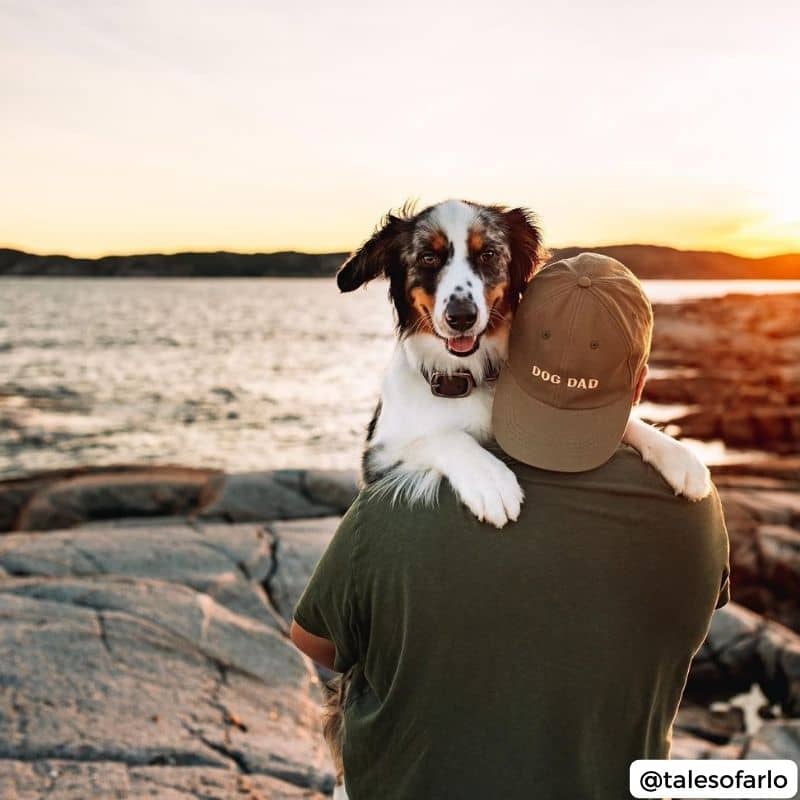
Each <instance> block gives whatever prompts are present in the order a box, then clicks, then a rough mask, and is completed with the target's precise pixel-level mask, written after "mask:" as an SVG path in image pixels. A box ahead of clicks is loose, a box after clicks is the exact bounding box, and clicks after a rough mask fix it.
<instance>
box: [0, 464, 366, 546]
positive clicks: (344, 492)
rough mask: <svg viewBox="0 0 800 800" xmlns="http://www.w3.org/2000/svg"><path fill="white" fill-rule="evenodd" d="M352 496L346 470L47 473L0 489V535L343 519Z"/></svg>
mask: <svg viewBox="0 0 800 800" xmlns="http://www.w3.org/2000/svg"><path fill="white" fill-rule="evenodd" d="M357 491H358V481H357V476H356V473H355V472H354V471H351V470H269V471H265V472H248V473H241V474H233V475H224V474H223V473H221V472H219V471H216V470H202V469H190V468H186V467H132V466H129V467H108V468H96V469H92V468H83V469H74V470H53V471H51V472H43V473H41V474H38V475H33V476H30V477H27V478H19V479H14V480H7V481H1V482H0V532H2V531H38V530H53V529H56V528H67V527H72V526H74V525H81V524H84V523H87V522H91V521H98V520H113V519H118V518H120V517H162V516H183V517H190V518H200V519H206V520H217V521H224V522H251V521H260V522H263V521H266V520H275V519H279V520H280V519H305V518H309V517H326V516H330V515H332V514H343V513H344V512H345V511H346V510H347V507H348V506H349V505H350V503H352V502H353V498H354V497H355V496H356V493H357Z"/></svg>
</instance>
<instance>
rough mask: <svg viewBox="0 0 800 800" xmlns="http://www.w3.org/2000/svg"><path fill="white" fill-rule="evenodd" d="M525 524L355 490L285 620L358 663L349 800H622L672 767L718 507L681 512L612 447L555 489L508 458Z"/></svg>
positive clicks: (717, 587)
mask: <svg viewBox="0 0 800 800" xmlns="http://www.w3.org/2000/svg"><path fill="white" fill-rule="evenodd" d="M503 457H504V459H505V460H506V462H507V463H509V465H510V466H511V468H512V469H513V470H514V471H515V473H516V474H517V476H518V478H519V481H520V485H521V486H522V488H523V489H524V491H525V504H524V506H523V510H522V514H521V516H520V518H519V520H518V521H517V522H516V523H514V524H511V525H509V526H507V527H506V528H504V529H503V530H502V531H498V530H497V529H495V528H493V527H491V526H489V525H487V524H482V523H480V522H478V521H477V520H476V519H474V518H473V517H472V515H471V514H470V513H469V512H468V511H467V510H466V509H465V508H464V507H463V506H461V505H460V504H459V502H458V500H457V499H456V497H455V495H454V494H453V492H452V490H451V489H450V487H449V485H448V484H446V483H445V484H443V486H442V488H441V490H440V492H439V502H438V505H437V506H436V507H434V508H422V507H413V508H407V507H403V506H402V505H394V506H393V505H392V503H391V502H390V500H388V499H386V498H382V497H379V496H378V495H377V494H376V493H375V492H370V491H369V490H365V491H363V492H362V493H361V495H360V496H359V497H358V499H357V500H356V501H355V503H354V504H353V506H352V507H351V508H350V510H349V511H348V512H347V514H346V516H345V517H344V519H343V520H342V523H341V525H340V526H339V529H338V531H337V532H336V534H335V536H334V538H333V540H332V541H331V543H330V546H329V548H328V550H327V551H326V553H325V554H324V555H323V557H322V559H321V561H320V562H319V565H318V566H317V569H316V572H315V573H314V575H313V577H312V578H311V581H310V583H309V585H308V587H307V588H306V591H305V593H304V594H303V596H302V598H301V600H300V602H299V604H298V606H297V609H296V611H295V619H296V620H297V622H298V624H299V625H300V626H301V627H303V628H305V629H306V630H308V631H309V632H311V633H313V634H316V635H318V636H323V637H325V638H328V639H331V640H332V641H333V642H334V643H335V645H336V667H337V669H339V670H346V669H348V668H349V667H351V666H355V674H354V682H353V687H352V690H351V693H350V697H349V700H348V704H347V709H346V714H345V745H344V764H345V783H346V786H347V789H348V793H349V795H350V798H351V800H429V799H430V800H449V799H450V798H452V799H453V800H473V799H474V800H487V799H488V798H492V800H494V799H495V798H497V800H532V799H533V800H620V799H621V798H625V797H629V796H630V795H629V792H628V767H629V765H630V763H631V761H633V760H634V759H637V758H666V757H668V755H669V750H670V731H671V725H672V721H673V718H674V716H675V712H676V710H677V708H678V703H679V701H680V698H681V692H682V690H683V687H684V683H685V681H686V676H687V672H688V670H689V663H690V661H691V659H692V656H693V655H694V653H695V652H696V651H697V649H698V648H699V647H700V645H701V643H702V642H703V639H704V638H705V635H706V632H707V630H708V626H709V621H710V618H711V614H712V612H713V611H714V608H715V606H719V605H722V604H723V603H725V602H726V601H727V598H728V579H727V576H728V566H727V563H728V539H727V534H726V531H725V524H724V521H723V516H722V511H721V508H720V504H719V499H718V497H717V495H716V492H714V493H713V494H712V496H711V497H709V498H707V499H706V500H703V501H701V502H699V503H691V502H689V501H687V500H685V499H683V498H679V497H675V496H674V495H673V493H672V491H671V490H670V489H669V487H668V486H667V485H666V483H664V481H663V480H662V479H661V477H660V476H659V475H658V474H657V473H656V472H655V471H654V470H653V469H652V468H651V467H649V466H647V465H645V464H644V463H643V462H642V460H641V459H640V457H639V455H638V454H637V453H636V452H635V451H633V450H631V449H630V448H627V447H621V448H620V449H619V450H618V451H617V453H616V454H615V455H614V456H613V457H612V459H611V460H610V461H609V462H608V463H606V464H604V465H603V466H601V467H599V468H598V469H595V470H591V471H589V472H582V473H571V474H570V473H555V472H546V471H543V470H539V469H534V468H532V467H528V466H526V465H523V464H519V463H517V462H513V461H512V460H511V459H509V458H508V457H506V456H503Z"/></svg>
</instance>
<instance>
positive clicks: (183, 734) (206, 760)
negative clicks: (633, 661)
mask: <svg viewBox="0 0 800 800" xmlns="http://www.w3.org/2000/svg"><path fill="white" fill-rule="evenodd" d="M715 479H716V482H717V484H718V486H719V487H720V494H721V496H722V499H723V503H724V505H725V510H726V514H727V518H728V523H729V528H730V535H731V542H732V568H733V574H734V581H733V599H734V601H733V602H732V603H731V604H730V605H729V606H728V607H726V608H724V609H722V610H720V611H718V612H717V613H716V614H715V617H714V621H713V624H712V627H711V631H710V634H709V636H708V640H707V642H706V643H705V645H704V646H703V648H702V650H701V651H700V652H699V653H698V655H697V657H696V659H695V662H694V665H693V667H692V671H691V675H690V679H689V683H688V686H687V690H686V697H685V702H684V705H683V707H682V709H681V712H680V714H679V716H678V719H677V723H676V731H675V741H674V754H675V756H676V757H714V758H716V757H719V758H733V757H745V758H763V757H783V758H795V759H800V613H798V612H799V608H800V606H799V604H798V597H800V595H799V594H798V587H800V491H799V490H800V459H797V460H792V459H776V460H771V461H765V462H762V463H759V464H756V465H752V466H750V467H736V468H734V467H725V468H720V469H719V470H717V471H716V474H715ZM355 491H356V482H355V475H354V474H352V473H347V472H325V471H313V470H309V471H300V470H298V471H278V472H260V473H247V474H240V475H224V474H221V473H218V472H214V471H203V470H188V469H181V468H169V467H164V468H161V469H159V470H152V469H146V470H142V469H136V468H133V467H131V468H127V469H116V470H76V471H72V472H63V471H62V472H57V473H47V474H43V475H39V476H37V477H35V478H29V479H25V480H16V481H7V482H5V483H0V508H1V509H3V517H2V520H0V521H1V522H2V525H1V526H0V527H2V528H3V530H4V531H5V533H4V534H3V535H2V536H0V609H1V611H0V742H1V743H2V744H0V748H2V761H0V796H2V797H3V798H9V800H11V799H12V798H20V800H21V799H22V798H25V799H26V800H28V798H40V797H41V798H44V797H48V798H57V799H59V800H61V799H63V800H79V799H80V800H83V798H92V797H103V798H111V797H120V798H123V797H124V798H138V797H141V798H144V797H158V798H166V799H167V800H171V799H172V798H175V799H176V800H177V799H178V798H181V799H182V800H185V799H186V798H198V800H199V798H205V799H206V800H208V798H219V800H222V799H223V798H231V797H242V798H251V800H257V799H258V798H261V799H262V800H263V799H265V798H300V797H305V798H321V797H323V796H324V795H326V794H328V793H329V792H330V791H331V786H332V782H331V778H332V776H331V770H330V764H329V761H328V757H327V752H326V750H325V747H324V745H323V742H322V740H321V737H320V734H319V725H318V707H319V703H320V679H319V676H318V675H317V673H316V672H315V670H314V669H313V667H312V665H311V664H310V663H309V662H308V661H307V660H306V659H304V658H303V657H302V656H300V655H299V654H298V653H297V652H296V651H295V650H294V648H293V647H292V646H291V644H290V643H289V642H288V640H287V638H286V630H287V623H288V621H289V617H290V614H291V610H292V608H293V606H294V603H295V602H296V600H297V598H298V596H299V593H300V591H301V590H302V588H303V586H304V585H305V582H306V580H307V579H308V577H309V575H310V573H311V571H312V570H313V568H314V565H315V564H316V561H317V559H318V558H319V556H320V554H321V552H322V551H323V549H324V547H325V545H326V544H327V542H328V540H329V538H330V536H331V535H332V534H333V531H334V530H335V527H336V525H337V523H338V519H339V516H340V515H341V513H342V512H343V511H344V509H345V508H346V507H347V505H348V504H349V503H350V501H351V500H352V497H353V496H354V493H355Z"/></svg>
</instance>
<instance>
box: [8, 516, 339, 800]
mask: <svg viewBox="0 0 800 800" xmlns="http://www.w3.org/2000/svg"><path fill="white" fill-rule="evenodd" d="M275 546H276V542H275V541H274V539H273V537H272V535H270V534H269V533H268V532H266V531H265V530H263V529H262V528H261V527H260V526H257V525H234V526H231V525H204V524H196V525H195V526H189V525H177V524H170V525H163V526H153V527H145V526H142V525H135V526H125V525H104V526H89V527H83V528H76V529H72V530H68V531H55V532H51V533H40V534H36V533H29V534H12V535H8V536H6V537H3V538H2V539H0V566H2V569H3V570H4V571H5V573H6V577H4V578H3V580H2V581H0V755H2V760H0V796H2V797H3V798H6V797H9V798H13V797H20V798H23V797H24V798H26V800H28V798H39V797H41V798H44V797H47V798H54V799H55V800H61V799H67V798H69V799H71V798H74V799H75V800H77V798H79V797H80V798H89V797H146V796H152V797H161V798H163V797H167V798H169V797H176V798H177V797H181V798H191V797H196V798H212V799H216V798H219V800H223V798H229V797H232V796H240V794H241V796H249V797H251V798H257V797H264V798H273V797H276V798H277V797H286V798H290V797H291V798H294V797H317V796H318V795H319V793H320V792H327V791H329V790H330V788H331V773H330V768H329V764H328V757H327V751H326V749H325V747H324V744H323V743H322V740H321V736H320V733H319V714H318V711H319V704H320V692H319V681H318V678H317V676H316V673H315V672H314V670H313V669H312V668H311V665H310V663H309V662H308V661H307V660H306V659H305V658H304V657H303V656H301V655H300V654H299V653H298V652H297V651H296V650H295V649H294V647H293V646H292V645H291V644H290V643H289V642H288V640H287V639H286V637H285V635H284V630H285V625H284V623H283V621H282V620H281V619H279V618H278V616H277V614H276V612H275V610H274V608H273V607H272V605H271V603H270V600H269V597H268V595H267V593H266V592H264V590H263V587H262V584H263V583H264V582H265V581H267V579H268V578H270V576H272V577H273V578H274V576H275V575H276V574H278V573H279V572H280V569H279V565H276V563H275V562H274V560H273V557H272V553H273V550H274V548H275Z"/></svg>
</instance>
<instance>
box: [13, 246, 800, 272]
mask: <svg viewBox="0 0 800 800" xmlns="http://www.w3.org/2000/svg"><path fill="white" fill-rule="evenodd" d="M585 250H593V251H594V252H598V253H604V254H606V255H609V256H611V257H612V258H616V259H618V260H619V261H622V263H624V264H626V265H627V266H628V267H630V268H631V269H632V270H633V271H634V272H635V273H636V274H637V275H638V276H639V277H640V278H642V279H645V280H659V279H662V280H798V279H800V253H789V254H785V255H777V256H769V257H766V258H746V257H744V256H736V255H733V254H731V253H720V252H710V251H703V250H677V249H675V248H672V247H663V246H660V245H642V244H623V245H610V246H606V247H593V248H587V247H564V248H554V249H553V250H551V257H550V261H554V260H558V259H560V258H567V257H569V256H572V255H575V254H576V253H579V252H583V251H585ZM346 257H347V253H321V254H315V253H299V252H279V253H231V252H224V251H223V252H207V253H192V252H186V253H174V254H160V253H147V254H140V255H122V256H103V257H101V258H74V257H72V256H64V255H36V254H32V253H26V252H24V251H21V250H12V249H3V248H0V277H15V278H25V277H43V278H328V277H331V276H333V275H334V274H335V273H336V271H337V269H338V268H339V266H340V265H341V264H342V262H343V261H344V260H345V258H346Z"/></svg>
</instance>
